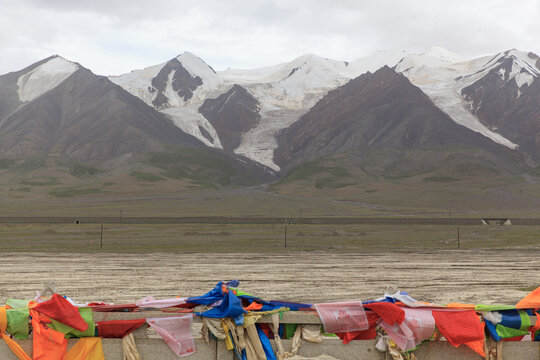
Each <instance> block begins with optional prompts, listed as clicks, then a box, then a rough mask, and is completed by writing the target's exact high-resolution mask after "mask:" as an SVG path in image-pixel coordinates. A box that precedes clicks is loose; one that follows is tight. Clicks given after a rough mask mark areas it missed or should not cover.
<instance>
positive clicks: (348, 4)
mask: <svg viewBox="0 0 540 360" xmlns="http://www.w3.org/2000/svg"><path fill="white" fill-rule="evenodd" d="M0 5H1V8H2V12H0V47H1V48H2V50H3V51H2V54H3V58H4V61H3V63H2V64H0V73H3V72H6V71H10V70H15V69H18V68H21V67H22V66H19V64H20V65H28V64H29V63H31V62H32V61H35V60H37V59H35V57H36V56H40V55H43V56H47V55H50V53H60V54H61V55H63V56H65V57H68V58H71V59H73V60H76V61H79V62H81V63H83V65H86V66H88V67H90V68H91V69H93V70H95V71H96V72H97V73H103V74H108V73H120V72H127V71H130V70H131V69H134V68H140V67H145V66H149V65H152V64H155V63H159V62H163V61H165V60H167V59H168V58H170V57H172V56H175V55H177V54H178V53H180V52H182V51H185V50H187V51H191V52H193V53H196V54H197V55H199V56H201V57H202V58H203V59H205V60H206V61H207V62H208V63H210V64H211V65H212V66H214V67H216V68H218V69H219V68H225V67H227V66H231V67H256V66H264V65H270V64H274V63H277V62H283V61H289V60H291V59H292V58H294V57H296V56H299V55H301V54H303V53H307V52H311V53H316V54H319V55H321V56H326V57H332V58H336V59H342V60H353V59H354V58H356V57H359V56H363V55H366V54H367V53H369V52H372V51H376V50H381V49H404V50H409V51H422V50H426V49H428V48H430V47H432V46H443V47H447V48H449V49H450V50H452V51H455V52H458V53H462V54H464V55H468V56H473V55H478V54H485V53H493V52H496V51H501V50H505V49H508V48H513V47H517V48H520V49H522V50H526V51H534V52H537V53H538V52H540V48H539V46H538V42H537V39H536V37H537V34H538V33H540V25H538V21H536V19H535V17H537V16H538V13H539V11H540V8H539V5H538V3H537V1H536V0H521V1H517V2H515V3H513V5H512V6H508V3H506V2H504V1H501V0H491V1H485V0H484V1H482V0H470V1H468V2H451V1H442V0H408V1H402V0H361V1H358V0H334V1H332V0H318V1H309V0H296V1H292V2H291V1H289V0H287V1H285V0H273V1H267V0H264V1H263V0H251V1H249V0H230V1H218V0H212V1H210V0H206V1H204V0H203V1H200V0H199V1H196V0H183V1H178V0H160V1H153V2H150V1H148V0H131V1H127V0H125V1H124V0H121V1H120V0H93V1H73V0H47V1H45V0H0ZM23 59H28V60H27V62H26V63H24V64H21V62H22V61H23Z"/></svg>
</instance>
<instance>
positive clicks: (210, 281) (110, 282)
mask: <svg viewBox="0 0 540 360" xmlns="http://www.w3.org/2000/svg"><path fill="white" fill-rule="evenodd" d="M539 255H540V251H531V250H527V251H526V250H497V251H488V250H481V251H479V250H463V251H437V252H423V253H418V252H416V253H385V254H369V255H367V254H366V255H364V254H346V255H343V254H327V253H322V252H302V253H294V254H276V255H272V254H268V253H265V254H239V255H234V254H209V253H204V254H167V253H152V254H20V253H19V254H18V253H10V254H2V255H1V261H0V304H4V303H5V301H6V298H8V297H12V298H24V299H29V298H32V297H35V294H36V291H37V290H40V289H42V288H43V284H44V283H45V282H47V281H52V282H54V284H55V285H56V289H57V291H58V292H59V293H61V294H65V295H68V296H70V297H71V298H73V299H74V300H75V301H77V302H86V301H98V300H99V301H107V302H114V303H122V302H133V301H136V300H138V299H140V298H142V297H144V296H147V295H152V296H154V297H155V298H166V297H175V296H178V295H180V296H182V297H184V296H196V295H201V294H203V293H205V292H207V291H208V290H210V289H211V288H212V287H213V286H214V285H215V283H216V282H217V281H219V280H229V279H239V280H240V288H241V289H242V290H244V291H247V292H249V293H251V294H252V295H256V296H260V297H262V298H264V299H267V300H271V299H273V300H278V299H279V300H290V301H304V302H322V301H338V300H352V299H359V300H367V299H373V298H377V297H379V296H382V295H383V293H384V290H385V288H386V287H388V286H390V285H395V286H397V287H398V288H400V289H401V290H406V291H408V292H409V293H410V294H411V295H412V296H413V297H416V298H418V299H420V300H427V301H433V302H439V303H448V302H467V303H469V302H470V303H476V304H480V303H484V304H492V303H502V304H515V303H516V302H517V301H518V300H519V299H521V298H522V297H523V296H525V295H526V294H527V292H528V291H523V290H520V289H523V288H526V287H531V286H540V282H539V280H538V274H540V256H539Z"/></svg>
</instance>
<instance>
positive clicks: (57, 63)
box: [17, 56, 79, 101]
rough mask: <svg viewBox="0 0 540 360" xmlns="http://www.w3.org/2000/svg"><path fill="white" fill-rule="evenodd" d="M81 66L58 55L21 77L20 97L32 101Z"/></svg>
mask: <svg viewBox="0 0 540 360" xmlns="http://www.w3.org/2000/svg"><path fill="white" fill-rule="evenodd" d="M78 69H79V67H78V66H77V64H75V63H72V62H71V61H68V60H66V59H64V58H62V57H60V56H56V57H54V58H52V59H51V60H49V61H47V62H46V63H44V64H42V65H40V66H38V67H37V68H35V69H33V70H32V71H30V72H28V73H26V74H24V75H22V76H21V77H19V79H18V81H17V84H18V85H19V99H20V100H21V101H31V100H34V99H35V98H37V97H38V96H40V95H42V94H44V93H46V92H47V91H49V90H51V89H54V88H55V87H56V86H58V85H59V84H60V83H61V82H62V81H64V80H66V79H67V78H68V77H69V76H70V75H71V74H73V73H74V72H75V71H77V70H78Z"/></svg>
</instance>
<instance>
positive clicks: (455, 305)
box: [446, 303, 476, 310]
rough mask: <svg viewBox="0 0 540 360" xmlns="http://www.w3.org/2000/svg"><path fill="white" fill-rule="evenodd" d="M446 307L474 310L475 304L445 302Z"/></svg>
mask: <svg viewBox="0 0 540 360" xmlns="http://www.w3.org/2000/svg"><path fill="white" fill-rule="evenodd" d="M446 307H447V308H449V309H464V310H474V309H475V307H476V305H474V304H462V303H450V304H446Z"/></svg>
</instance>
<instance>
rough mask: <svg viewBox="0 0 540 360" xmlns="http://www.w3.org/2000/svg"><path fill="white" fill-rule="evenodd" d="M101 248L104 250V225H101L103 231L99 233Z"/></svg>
mask: <svg viewBox="0 0 540 360" xmlns="http://www.w3.org/2000/svg"><path fill="white" fill-rule="evenodd" d="M99 248H100V249H103V224H101V231H100V232H99Z"/></svg>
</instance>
